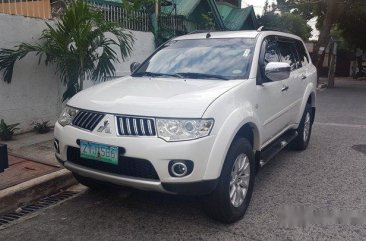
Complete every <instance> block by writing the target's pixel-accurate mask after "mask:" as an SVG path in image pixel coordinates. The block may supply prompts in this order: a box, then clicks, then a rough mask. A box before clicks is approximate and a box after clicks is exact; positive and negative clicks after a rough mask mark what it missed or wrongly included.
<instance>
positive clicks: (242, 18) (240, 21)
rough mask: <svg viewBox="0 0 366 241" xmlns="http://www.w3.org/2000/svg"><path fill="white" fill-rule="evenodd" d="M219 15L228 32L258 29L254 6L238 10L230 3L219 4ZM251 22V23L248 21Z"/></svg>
mask: <svg viewBox="0 0 366 241" xmlns="http://www.w3.org/2000/svg"><path fill="white" fill-rule="evenodd" d="M216 5H217V8H218V10H219V13H220V15H221V17H222V19H223V21H224V24H225V27H226V29H228V30H240V29H256V28H257V24H256V21H257V20H256V17H255V12H254V8H253V6H249V7H247V8H238V7H236V6H234V5H232V4H230V3H226V2H217V3H216ZM248 20H251V21H248Z"/></svg>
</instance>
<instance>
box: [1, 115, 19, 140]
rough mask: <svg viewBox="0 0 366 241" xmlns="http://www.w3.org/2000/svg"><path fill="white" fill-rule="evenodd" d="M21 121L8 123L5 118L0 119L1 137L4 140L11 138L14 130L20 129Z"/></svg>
mask: <svg viewBox="0 0 366 241" xmlns="http://www.w3.org/2000/svg"><path fill="white" fill-rule="evenodd" d="M18 125H19V123H16V124H11V125H7V124H6V123H5V121H4V120H3V119H1V121H0V139H1V140H3V141H8V140H11V138H12V137H13V135H14V132H15V131H17V130H19V128H17V126H18Z"/></svg>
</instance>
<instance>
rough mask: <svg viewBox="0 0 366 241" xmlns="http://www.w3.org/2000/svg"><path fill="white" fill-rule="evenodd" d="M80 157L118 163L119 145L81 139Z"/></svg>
mask: <svg viewBox="0 0 366 241" xmlns="http://www.w3.org/2000/svg"><path fill="white" fill-rule="evenodd" d="M80 157H81V158H86V159H92V160H96V161H101V162H106V163H109V164H114V165H118V147H116V146H108V145H104V144H99V143H94V142H90V141H82V140H80Z"/></svg>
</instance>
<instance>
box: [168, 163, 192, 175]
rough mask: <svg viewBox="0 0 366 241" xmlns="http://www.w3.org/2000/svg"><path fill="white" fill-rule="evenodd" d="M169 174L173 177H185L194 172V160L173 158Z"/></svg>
mask: <svg viewBox="0 0 366 241" xmlns="http://www.w3.org/2000/svg"><path fill="white" fill-rule="evenodd" d="M168 168H169V174H170V175H171V176H173V177H184V176H187V175H189V174H191V173H192V170H193V162H192V161H189V160H172V161H170V162H169V166H168Z"/></svg>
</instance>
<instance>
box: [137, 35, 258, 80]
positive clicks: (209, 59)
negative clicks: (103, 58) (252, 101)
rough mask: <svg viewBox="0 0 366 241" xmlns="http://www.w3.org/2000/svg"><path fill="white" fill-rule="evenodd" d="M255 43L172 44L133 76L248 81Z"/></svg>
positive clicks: (242, 40)
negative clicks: (156, 75) (210, 76)
mask: <svg viewBox="0 0 366 241" xmlns="http://www.w3.org/2000/svg"><path fill="white" fill-rule="evenodd" d="M255 41H256V40H255V39H249V38H248V39H247V38H232V39H214V38H212V39H188V40H175V41H170V42H168V43H167V44H165V45H164V46H163V47H162V48H161V49H160V50H159V51H157V52H156V53H155V54H154V55H153V56H151V57H150V58H149V59H148V60H147V61H146V62H145V63H143V64H142V66H141V67H140V68H139V69H138V70H137V72H135V73H134V76H139V75H143V74H144V73H146V72H149V73H154V74H167V75H168V74H180V75H183V76H186V75H187V76H194V75H192V74H196V75H197V76H198V75H199V76H203V75H220V76H224V77H226V78H229V79H239V78H247V76H248V75H249V71H250V67H251V63H252V55H253V52H254V51H253V50H254V46H255ZM184 74H186V75H184ZM188 74H190V75H188ZM192 78H193V77H192Z"/></svg>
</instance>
